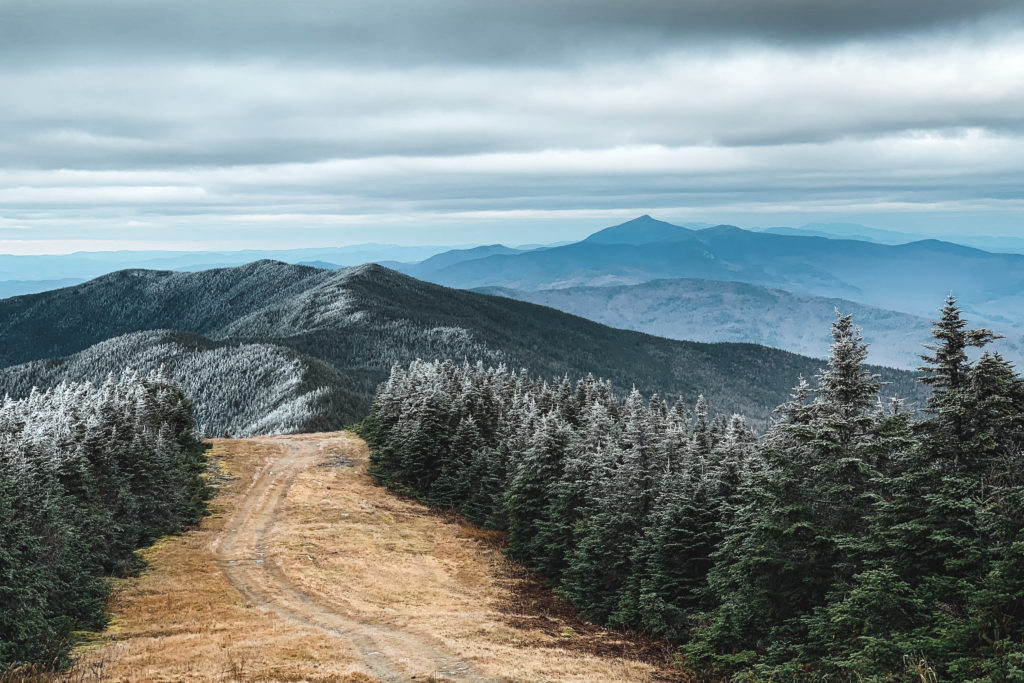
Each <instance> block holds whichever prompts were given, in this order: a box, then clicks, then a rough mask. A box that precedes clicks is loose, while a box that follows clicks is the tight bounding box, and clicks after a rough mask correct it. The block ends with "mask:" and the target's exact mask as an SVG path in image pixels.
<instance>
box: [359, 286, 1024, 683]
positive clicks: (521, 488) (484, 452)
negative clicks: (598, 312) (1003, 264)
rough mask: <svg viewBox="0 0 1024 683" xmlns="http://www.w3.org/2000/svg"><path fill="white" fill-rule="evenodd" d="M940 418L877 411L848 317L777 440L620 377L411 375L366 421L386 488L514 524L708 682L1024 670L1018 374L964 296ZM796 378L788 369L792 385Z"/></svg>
mask: <svg viewBox="0 0 1024 683" xmlns="http://www.w3.org/2000/svg"><path fill="white" fill-rule="evenodd" d="M935 337H936V338H935V340H934V341H935V345H934V349H933V352H932V354H931V356H930V357H929V359H928V360H927V366H928V372H926V373H925V378H924V379H925V382H926V383H927V384H928V385H929V386H931V387H933V388H934V390H935V391H934V393H933V394H932V396H931V397H930V399H929V404H928V413H927V414H926V416H924V417H923V418H915V417H914V416H913V415H912V414H911V413H908V412H906V411H904V410H903V409H902V408H901V407H900V405H899V404H898V403H893V404H891V405H890V406H888V407H887V408H885V409H882V410H880V409H879V407H878V403H877V399H878V391H879V383H878V381H877V377H876V376H874V375H873V374H872V373H871V371H870V370H869V369H868V368H866V367H865V366H864V365H863V362H864V359H865V357H866V356H867V349H866V347H865V346H864V344H863V342H862V340H861V338H860V337H859V335H858V333H857V331H856V328H855V327H854V326H853V325H852V322H851V320H850V318H849V317H841V318H839V319H838V320H837V321H836V323H835V325H834V328H833V339H834V346H833V349H832V354H831V357H830V359H829V362H828V366H827V368H826V369H825V370H824V371H823V372H821V373H820V374H819V375H818V377H817V378H816V380H815V383H814V385H813V387H812V386H811V385H809V384H807V383H805V382H801V383H800V384H798V385H797V388H796V389H795V390H794V392H793V395H792V397H791V398H790V400H788V401H787V402H786V403H785V404H783V405H782V406H781V407H780V409H779V418H780V420H779V421H778V422H777V423H775V424H774V425H773V426H772V428H771V429H770V431H769V432H768V434H767V435H766V436H765V437H764V438H763V439H761V440H757V439H755V438H754V437H753V436H752V434H751V433H750V431H749V429H747V427H746V425H745V424H744V422H743V420H742V419H739V418H733V419H732V420H729V421H725V420H709V419H708V415H707V412H706V407H705V406H704V405H703V403H702V402H698V403H697V405H696V406H695V407H694V409H693V410H692V411H691V410H690V406H688V405H678V404H677V405H674V406H669V405H666V404H665V403H664V402H662V401H660V400H657V399H651V400H650V401H648V402H645V401H644V400H643V398H642V397H641V395H640V394H639V393H638V392H632V393H630V394H629V395H628V396H627V397H626V398H625V399H618V398H616V397H615V396H614V394H613V392H611V391H610V388H609V387H608V386H607V384H605V383H603V382H600V381H583V382H580V383H577V384H575V385H573V384H571V383H569V382H564V383H561V384H556V385H554V386H552V385H548V384H544V383H540V382H537V381H535V380H531V379H529V378H527V377H524V376H521V375H516V374H514V373H509V372H507V371H503V370H501V369H497V370H487V369H484V368H483V367H472V366H459V365H457V364H452V363H416V364H413V365H412V366H410V367H409V368H408V369H403V368H397V369H395V371H394V372H393V373H392V375H391V377H390V379H389V381H388V382H387V383H386V384H384V385H383V386H382V387H381V389H380V392H379V393H378V395H377V398H376V400H375V401H374V405H373V410H372V412H371V414H370V417H369V418H368V419H367V421H366V423H365V424H364V429H363V431H364V433H365V435H366V438H367V439H368V441H369V442H370V444H371V446H372V447H373V454H372V461H373V471H374V473H375V474H376V475H377V476H378V477H379V478H380V479H382V480H383V481H384V482H386V483H387V484H389V485H390V486H392V487H394V488H397V489H399V490H402V491H406V492H410V493H412V494H414V495H416V496H418V497H420V498H421V499H423V500H425V501H427V502H429V503H431V504H434V505H439V506H444V507H455V508H459V509H461V510H462V511H463V512H464V513H465V514H466V515H467V516H468V517H469V518H470V519H471V520H473V521H475V522H477V523H479V524H485V525H488V526H492V527H496V528H501V529H506V530H507V531H508V546H509V551H510V553H511V554H512V555H514V556H515V557H516V558H518V559H520V560H522V561H523V562H524V563H525V564H526V565H527V566H529V567H530V568H531V569H533V570H535V571H538V572H540V573H542V574H543V575H544V576H546V577H547V578H548V579H549V581H550V582H551V583H552V584H553V586H554V587H555V588H556V590H557V591H558V592H559V593H560V594H561V595H562V596H564V597H565V598H567V599H569V600H570V601H572V602H573V603H574V604H576V605H577V606H578V607H580V608H581V609H582V610H583V612H584V614H585V615H586V616H587V617H589V618H591V619H593V620H595V621H600V622H602V623H607V624H613V625H616V626H624V627H629V628H634V629H639V630H643V631H646V632H648V633H652V634H655V635H658V636H662V637H666V638H669V639H671V640H673V641H675V642H677V643H678V644H680V645H681V651H680V656H681V659H682V663H683V664H684V666H685V667H686V668H687V669H690V670H691V671H694V672H695V673H696V674H697V675H698V676H699V678H700V680H745V681H746V680H750V681H753V680H775V681H808V682H810V681H819V682H824V681H877V682H879V683H881V682H882V681H910V680H913V681H934V680H944V681H1016V680H1022V678H1024V644H1022V643H1024V573H1022V568H1024V547H1022V544H1021V541H1020V539H1021V534H1022V533H1024V468H1021V459H1022V457H1024V452H1022V451H1021V447H1022V446H1021V445H1022V444H1024V380H1022V378H1021V377H1020V376H1019V375H1017V374H1016V373H1015V371H1014V370H1013V368H1012V367H1011V366H1010V365H1009V364H1008V363H1006V362H1005V361H1004V360H1003V359H1002V358H1000V357H999V356H998V355H997V354H989V353H985V354H983V355H982V356H981V357H980V359H979V360H978V361H977V362H975V363H970V362H969V361H968V360H967V355H966V351H967V350H969V349H971V348H978V347H984V346H986V345H987V344H988V343H989V342H990V341H991V339H992V335H991V334H990V333H989V332H988V331H986V330H969V329H966V324H965V322H964V321H963V319H962V318H961V316H960V312H959V310H958V308H957V307H956V305H955V303H954V302H953V301H952V300H951V301H949V303H948V304H947V306H946V308H945V309H944V311H943V314H942V318H941V322H940V323H939V326H938V328H937V330H936V333H935ZM794 380H795V378H794Z"/></svg>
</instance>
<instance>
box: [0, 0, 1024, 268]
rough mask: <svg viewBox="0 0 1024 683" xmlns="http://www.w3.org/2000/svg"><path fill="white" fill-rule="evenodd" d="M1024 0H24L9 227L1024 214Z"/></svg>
mask: <svg viewBox="0 0 1024 683" xmlns="http://www.w3.org/2000/svg"><path fill="white" fill-rule="evenodd" d="M338 8H343V9H338ZM582 8H585V11H584V9H582ZM1020 9H1021V4H1020V3H1019V2H1018V1H1016V0H1014V1H1006V2H998V1H995V0H992V1H981V2H972V3H964V2H960V1H958V2H952V1H949V2H947V1H945V0H942V1H933V2H928V3H923V2H900V1H896V0H869V1H865V2H845V1H844V2H827V3H826V2H820V0H814V1H811V0H806V1H801V2H796V1H775V2H764V1H763V0H731V1H730V2H721V1H718V2H712V1H711V0H707V1H701V2H686V3H679V2H668V1H665V2H659V1H655V0H641V1H639V2H630V3H624V2H621V1H615V2H613V1H612V0H591V1H590V2H587V3H579V2H550V1H549V2H540V1H539V0H526V1H524V2H517V3H497V2H494V3H492V2H480V1H478V0H460V1H455V0H439V1H436V2H429V3H426V2H420V1H413V0H403V1H401V2H388V3H381V2H376V3H370V2H366V1H364V0H354V1H353V2H346V3H336V2H330V3H328V2H289V3H280V2H264V1H262V0H244V1H243V0H217V2H208V1H204V2H191V1H189V2H182V1H175V2H170V1H166V0H152V1H150V2H142V1H139V2H126V1H124V0H107V1H105V2H102V3H100V2H85V1H77V0H49V1H47V2H39V1H38V0H34V1H32V2H28V1H26V0H6V1H5V2H4V5H3V8H2V9H0V19H2V20H0V92H2V93H3V107H0V251H2V250H21V251H25V250H39V249H46V248H47V247H46V244H48V243H49V244H53V245H58V246H56V247H55V248H62V247H60V246H59V245H71V244H74V245H80V244H81V243H84V242H88V241H90V240H92V241H93V242H95V243H96V244H99V243H101V242H102V243H103V244H107V242H116V241H117V240H118V239H121V240H125V243H126V244H136V242H138V243H140V244H143V243H144V244H150V243H152V244H156V243H161V244H163V243H165V242H167V241H168V240H172V241H173V240H178V241H186V242H189V243H192V242H195V243H198V242H200V241H202V242H203V243H204V244H205V243H206V242H209V241H211V240H213V241H216V240H227V241H232V240H234V241H235V242H237V246H245V245H246V244H248V243H250V242H251V243H253V244H255V243H257V242H260V241H263V242H266V241H268V240H269V241H274V240H278V241H282V240H285V241H287V240H295V239H302V240H306V241H307V242H308V243H312V244H316V243H324V242H325V241H336V240H338V239H343V240H346V241H353V240H354V241H362V240H364V239H367V238H371V239H377V241H388V239H387V238H380V237H379V236H372V235H370V233H372V232H373V231H374V230H384V229H385V228H386V229H388V230H390V231H392V233H391V234H394V235H398V234H406V235H408V234H411V233H408V232H406V233H403V232H402V231H403V230H411V228H410V227H409V226H415V225H419V226H425V227H428V228H430V229H431V230H432V231H433V232H431V233H430V235H429V236H426V237H425V236H421V237H419V238H417V239H414V241H420V242H437V241H443V240H445V239H448V238H446V237H444V235H456V234H458V235H461V237H459V238H458V239H460V240H461V241H495V240H496V239H504V240H507V241H516V239H517V238H516V237H515V236H514V235H516V234H518V233H517V232H516V231H517V230H520V229H522V226H524V225H527V224H532V225H540V224H549V223H550V222H552V221H561V222H563V224H565V225H569V224H573V225H575V224H576V223H573V221H577V222H579V221H583V222H587V221H593V222H596V226H600V225H601V224H602V222H605V221H606V220H607V221H610V220H613V219H614V218H616V217H623V216H628V214H629V212H632V211H650V210H654V211H657V210H661V211H662V212H663V215H666V216H669V217H671V216H679V217H682V218H687V219H691V220H708V221H711V222H716V221H725V220H732V221H738V220H741V219H742V218H743V217H744V216H747V217H748V219H749V220H748V222H753V223H757V222H778V221H776V220H774V217H776V216H778V217H782V216H794V215H798V216H799V215H804V216H806V217H807V219H808V220H816V219H821V218H830V217H850V216H865V215H866V216H868V217H869V218H870V216H873V215H877V216H882V215H903V216H906V217H907V221H908V222H909V223H910V224H926V223H927V221H928V220H929V219H930V218H931V217H936V216H953V215H956V216H960V218H959V219H958V220H961V222H962V224H963V225H965V226H966V225H969V224H978V223H982V224H986V225H996V224H998V225H999V226H1002V227H1001V229H1004V228H1005V226H1006V225H1012V224H1013V223H1012V220H1018V222H1017V223H1016V225H1019V216H1020V215H1021V214H1020V209H1021V208H1022V202H1024V197H1022V190H1021V188H1022V187H1024V130H1022V126H1024V124H1022V120H1021V117H1020V112H1021V111H1024V25H1022V23H1021V13H1020ZM595 212H597V213H600V215H601V216H603V217H604V218H598V217H596V216H597V213H595ZM766 216H768V217H769V218H765V217H766ZM1014 216H1016V217H1018V218H1017V219H1013V218H1012V217H1014ZM1007 217H1011V218H1007ZM780 220H781V218H780ZM887 220H888V219H887ZM579 224H580V225H582V223H579ZM910 224H903V225H892V224H891V223H890V227H901V228H904V229H912V225H910ZM588 225H594V223H588ZM458 226H462V227H458ZM474 226H475V227H474ZM472 229H478V230H487V231H494V232H493V233H492V232H489V233H488V234H487V235H481V236H479V237H478V238H476V239H472V238H469V237H468V235H467V234H465V231H467V230H472ZM360 230H362V232H360ZM460 231H461V232H460ZM368 235H370V236H369V237H368ZM339 236H340V237H339ZM243 237H244V238H245V241H244V242H239V240H242V239H243ZM543 237H550V233H548V232H544V233H542V234H540V235H535V236H528V237H526V236H524V237H523V238H522V239H521V240H519V241H531V240H535V239H538V238H543ZM396 239H397V238H396ZM409 239H413V238H409ZM452 239H455V238H454V237H453V238H452ZM221 246H223V245H221Z"/></svg>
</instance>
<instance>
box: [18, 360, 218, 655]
mask: <svg viewBox="0 0 1024 683" xmlns="http://www.w3.org/2000/svg"><path fill="white" fill-rule="evenodd" d="M205 468H206V457H205V448H204V446H203V445H202V443H201V442H200V441H199V440H198V439H197V438H196V434H195V430H194V427H193V423H192V409H191V405H190V403H189V401H188V399H186V398H185V396H184V395H183V394H182V393H181V391H180V390H179V389H178V388H177V387H175V386H174V385H173V384H171V383H169V382H168V380H167V378H166V377H165V376H164V375H162V374H161V373H160V372H154V373H153V374H151V375H148V376H144V377H143V376H138V375H136V374H133V373H128V374H124V375H122V376H120V377H113V376H111V377H108V378H107V380H106V381H105V382H103V383H102V384H99V385H93V384H73V383H67V384H60V385H58V386H56V387H54V388H53V389H50V390H48V391H33V392H32V393H31V394H30V395H29V396H28V397H26V398H24V399H22V400H18V401H14V400H11V399H9V398H8V399H7V400H6V401H5V402H4V403H3V404H2V406H0V671H2V670H3V665H5V664H11V663H36V664H41V665H44V666H46V667H58V668H59V667H61V666H63V665H64V664H66V663H67V662H68V659H67V658H68V653H69V651H70V649H71V646H72V645H73V643H74V638H73V632H75V631H80V630H86V629H89V630H96V629H100V628H102V627H103V626H104V624H105V623H106V620H107V618H108V615H107V610H106V604H105V598H106V595H107V591H108V584H107V582H106V580H105V578H104V577H108V576H124V575H127V574H129V573H132V572H134V571H137V570H138V569H140V568H141V566H142V565H141V562H140V560H139V559H138V557H137V556H136V553H135V551H136V549H138V548H141V547H143V546H146V545H148V544H150V543H152V542H153V541H154V540H156V539H157V538H159V537H160V536H163V535H164V534H169V533H174V532H176V531H180V530H181V529H182V528H184V527H185V526H187V525H190V524H194V523H195V522H197V521H198V520H199V518H200V517H201V515H202V514H203V513H204V511H205V508H206V500H207V498H208V495H207V487H206V484H205V483H204V481H203V479H202V478H201V476H200V475H201V474H202V472H203V471H204V470H205Z"/></svg>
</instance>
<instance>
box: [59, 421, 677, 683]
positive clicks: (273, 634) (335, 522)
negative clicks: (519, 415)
mask: <svg viewBox="0 0 1024 683" xmlns="http://www.w3.org/2000/svg"><path fill="white" fill-rule="evenodd" d="M300 446H301V447H302V448H304V449H307V450H310V452H311V453H315V458H314V459H313V460H312V461H311V462H313V464H312V466H308V467H304V468H303V469H301V471H300V472H299V474H298V475H297V476H296V477H295V478H294V481H293V483H292V484H291V487H290V489H288V490H287V494H286V495H285V496H284V497H283V498H282V500H281V502H280V503H279V504H277V505H276V507H275V520H276V522H275V524H274V525H273V527H272V528H271V529H270V531H269V532H268V533H267V536H266V540H265V544H266V548H265V551H264V552H265V560H266V562H267V563H268V566H273V567H274V571H276V572H277V573H278V574H280V580H281V582H283V583H281V585H287V586H291V587H293V588H294V594H293V595H300V594H301V595H302V596H307V597H308V598H309V602H310V603H311V604H315V605H316V606H317V610H319V611H317V612H310V615H312V616H311V619H312V618H313V617H316V616H317V615H319V614H321V613H323V611H324V610H325V609H329V610H330V611H331V612H332V614H337V615H338V618H339V619H346V620H349V622H346V623H352V624H360V625H365V626H366V629H368V630H367V631H366V634H368V635H366V636H365V637H364V638H363V640H366V639H367V638H377V637H378V636H379V637H380V638H381V642H384V641H385V640H386V641H387V642H388V644H389V646H390V645H393V649H392V650H390V651H389V652H388V653H387V654H389V655H392V656H393V659H394V661H395V662H396V666H400V667H403V670H407V671H410V672H412V671H419V672H422V673H420V674H419V677H418V678H417V679H416V680H417V681H423V680H430V679H431V678H433V679H434V680H452V679H455V680H457V679H458V678H459V675H458V674H457V673H456V674H455V675H454V676H453V677H451V678H445V676H446V675H447V674H445V673H441V672H439V671H438V670H436V668H435V670H433V671H430V670H426V669H425V668H424V667H426V666H428V663H427V662H426V660H424V661H417V660H416V657H418V656H419V655H420V654H422V653H423V652H428V651H429V652H444V653H451V655H452V656H453V657H454V658H455V659H458V660H463V661H465V662H467V663H468V664H469V665H471V666H472V667H473V668H474V669H475V671H476V672H477V673H478V674H480V675H482V676H485V677H489V678H491V679H497V680H511V681H524V682H531V683H532V682H539V681H578V682H580V683H589V682H597V681H653V680H666V679H669V678H675V677H676V676H677V674H674V673H673V672H672V671H671V670H670V669H668V668H667V667H664V666H659V663H662V662H664V661H665V659H666V658H667V657H669V656H670V654H671V653H670V652H667V651H664V648H663V647H662V646H659V645H658V644H657V643H654V642H652V641H647V640H644V639H640V638H629V637H624V636H623V635H622V634H617V633H614V632H609V631H605V630H603V629H599V628H596V627H593V626H589V625H587V624H584V623H582V622H580V621H579V620H578V619H577V618H576V617H575V615H574V613H573V612H572V611H571V610H569V609H568V608H566V607H565V606H564V605H562V604H561V603H558V602H557V601H554V600H553V599H552V598H551V596H550V593H547V592H546V591H545V590H544V589H542V588H541V587H540V586H539V584H537V583H536V582H534V581H533V580H532V579H530V577H529V576H527V575H525V574H524V573H523V572H522V571H521V570H520V569H518V568H517V567H516V566H515V565H512V564H511V563H509V562H508V561H507V560H506V559H505V557H504V556H503V555H502V553H501V551H500V541H501V538H500V536H499V535H497V534H495V533H493V532H487V531H482V530H479V529H476V528H474V527H472V526H470V525H467V524H465V523H463V522H462V521H460V520H459V519H458V518H456V517H454V516H443V515H439V514H437V513H434V512H431V511H430V510H427V509H426V508H424V507H423V506H421V505H419V504H417V503H415V502H412V501H409V500H404V499H401V498H398V497H396V496H393V495H391V494H389V493H388V492H387V491H386V490H384V489H383V488H381V487H379V486H376V485H374V483H373V482H372V481H371V479H370V477H369V476H368V475H367V474H366V464H367V456H368V453H367V449H366V446H365V444H363V443H362V441H360V440H359V439H358V438H356V437H354V436H352V435H350V434H319V435H304V436H298V437H284V438H276V439H270V438H268V439H255V440H239V441H217V442H215V449H214V451H213V454H214V456H215V458H216V462H217V463H218V464H219V466H220V469H221V473H222V474H221V476H219V477H218V478H217V480H218V482H219V483H221V484H222V488H221V490H220V493H219V495H218V497H217V498H216V499H215V500H214V510H215V511H214V514H213V515H212V516H210V517H209V518H207V519H206V520H205V521H204V522H203V524H202V525H201V527H200V528H199V529H197V530H194V531H191V532H189V533H187V534H184V535H182V536H179V537H174V538H169V539H165V540H164V541H162V542H160V543H158V544H157V545H156V546H154V547H153V548H151V549H149V550H147V551H146V553H145V554H146V559H147V561H148V562H149V567H150V568H149V570H147V571H146V572H145V573H144V574H142V575H141V576H139V577H137V578H133V579H127V580H124V581H120V582H118V590H117V592H116V595H115V597H114V599H113V600H112V602H111V610H112V612H113V614H114V620H113V623H112V626H111V628H110V629H108V631H106V632H105V633H104V634H102V635H101V636H100V637H99V639H98V640H97V642H96V643H94V644H92V645H91V646H90V647H89V648H88V649H86V650H85V651H83V652H82V653H81V660H80V663H79V664H78V666H77V667H76V668H75V670H74V671H73V672H72V674H74V673H75V672H79V673H82V672H86V671H87V670H88V667H89V666H90V665H93V666H95V663H96V662H99V661H102V662H103V671H102V680H112V681H351V682H353V683H355V682H360V681H372V680H376V679H374V678H373V677H372V676H370V672H371V671H372V669H371V668H370V667H368V666H367V665H365V664H364V661H363V660H364V659H365V658H366V655H367V654H368V653H367V652H366V647H365V646H363V645H359V644H358V641H357V640H355V639H354V640H347V639H346V636H345V635H344V634H343V633H342V634H340V635H339V634H338V633H329V632H327V631H325V629H322V628H320V629H318V628H313V627H312V626H313V625H311V624H304V623H303V622H302V621H301V620H299V619H289V618H285V617H286V616H288V615H287V614H284V616H282V614H283V613H276V612H275V611H273V610H271V609H266V608H265V607H266V605H264V606H263V608H261V606H260V605H258V604H253V601H252V600H249V599H247V598H245V597H243V595H242V593H240V592H239V591H238V590H236V589H235V588H234V587H233V586H232V583H231V582H230V581H229V580H228V578H227V576H226V574H225V570H224V566H223V564H222V563H221V562H220V561H218V558H217V556H216V554H215V552H214V550H213V549H212V548H211V544H214V541H215V540H217V539H218V538H220V537H222V536H223V535H224V534H227V533H230V532H231V530H230V529H225V527H224V525H225V520H226V519H228V518H229V517H230V513H231V512H232V511H233V510H235V509H236V508H237V507H238V506H239V505H240V503H241V501H243V500H244V499H245V496H246V495H247V493H249V492H250V487H251V486H252V482H253V481H254V479H255V477H256V476H257V475H258V474H259V473H261V472H265V471H266V469H267V468H268V465H271V464H272V463H274V462H275V458H277V457H279V455H280V454H281V453H282V452H283V451H284V450H285V449H287V448H289V447H300ZM311 449H315V451H314V450H311ZM332 456H335V457H334V458H333V464H338V462H339V460H338V457H337V456H341V457H342V458H347V459H348V460H351V461H352V463H353V465H354V466H352V467H347V466H334V467H326V466H322V465H323V464H325V463H328V462H331V461H332ZM261 557H264V556H261ZM247 571H249V570H247ZM236 582H237V579H236ZM268 595H269V594H268ZM272 597H273V596H271V598H272ZM298 609H300V611H301V606H300V608H298ZM357 628H362V627H357ZM369 629H372V630H369ZM357 635H359V634H357ZM355 637H356V636H353V638H355ZM406 637H407V638H408V639H409V640H410V642H411V643H412V642H414V643H415V644H416V647H413V646H412V645H410V646H409V649H408V653H410V654H409V655H408V656H407V657H402V656H400V655H402V654H403V649H402V648H403V639H404V638H406ZM424 644H426V645H424ZM417 647H418V648H419V649H416V648H417ZM428 647H429V650H428ZM370 654H376V653H370ZM435 659H436V658H435ZM81 680H83V681H84V680H89V679H87V678H83V679H81Z"/></svg>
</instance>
